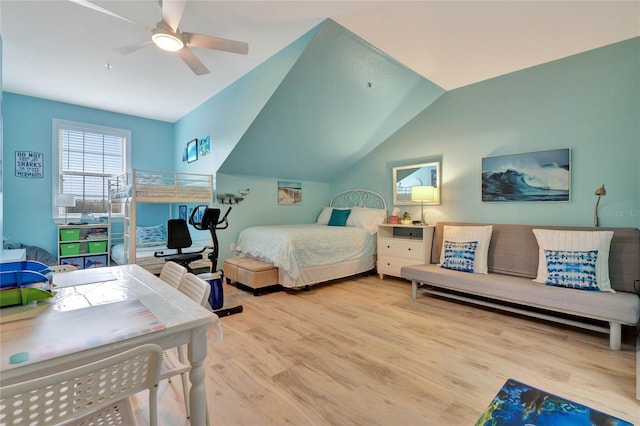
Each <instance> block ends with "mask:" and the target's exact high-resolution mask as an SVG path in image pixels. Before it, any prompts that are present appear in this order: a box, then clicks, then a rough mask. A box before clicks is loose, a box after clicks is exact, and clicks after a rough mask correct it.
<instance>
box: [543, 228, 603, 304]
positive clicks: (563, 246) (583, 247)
mask: <svg viewBox="0 0 640 426" xmlns="http://www.w3.org/2000/svg"><path fill="white" fill-rule="evenodd" d="M533 234H534V235H535V236H536V240H537V241H538V247H539V251H538V274H537V276H536V278H535V279H534V281H536V282H539V283H543V284H546V283H547V281H548V280H549V267H548V265H547V257H546V255H545V250H554V251H562V252H587V251H593V250H595V251H597V259H596V265H595V268H596V271H595V273H596V281H597V286H598V288H599V289H600V291H609V292H612V293H615V291H614V290H613V289H612V288H611V281H609V247H610V246H611V238H613V231H565V230H557V229H533ZM566 263H571V262H566ZM568 266H569V265H567V267H568Z"/></svg>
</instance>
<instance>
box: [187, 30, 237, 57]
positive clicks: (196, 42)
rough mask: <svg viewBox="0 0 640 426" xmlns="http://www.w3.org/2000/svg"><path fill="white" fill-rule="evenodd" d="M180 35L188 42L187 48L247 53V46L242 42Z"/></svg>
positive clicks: (194, 35)
mask: <svg viewBox="0 0 640 426" xmlns="http://www.w3.org/2000/svg"><path fill="white" fill-rule="evenodd" d="M182 35H183V36H185V37H186V39H187V40H188V41H187V45H188V46H194V47H204V48H205V49H213V50H222V51H224V52H231V53H239V54H241V55H246V54H247V53H249V45H248V44H247V43H245V42H244V41H235V40H228V39H226V38H221V37H213V36H208V35H204V34H195V33H182Z"/></svg>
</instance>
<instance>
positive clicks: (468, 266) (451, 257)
mask: <svg viewBox="0 0 640 426" xmlns="http://www.w3.org/2000/svg"><path fill="white" fill-rule="evenodd" d="M477 248H478V242H477V241H468V242H462V243H461V242H454V241H445V242H444V259H443V260H442V264H441V265H440V267H441V268H445V269H453V270H454V271H461V272H471V273H472V274H473V272H474V270H473V265H474V261H475V258H476V249H477Z"/></svg>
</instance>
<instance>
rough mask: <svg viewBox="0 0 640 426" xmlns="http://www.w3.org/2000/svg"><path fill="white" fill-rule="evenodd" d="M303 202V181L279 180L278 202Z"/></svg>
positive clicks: (290, 203) (291, 203) (292, 203)
mask: <svg viewBox="0 0 640 426" xmlns="http://www.w3.org/2000/svg"><path fill="white" fill-rule="evenodd" d="M300 203H302V183H300V182H291V181H282V180H279V181H278V204H288V205H294V204H300Z"/></svg>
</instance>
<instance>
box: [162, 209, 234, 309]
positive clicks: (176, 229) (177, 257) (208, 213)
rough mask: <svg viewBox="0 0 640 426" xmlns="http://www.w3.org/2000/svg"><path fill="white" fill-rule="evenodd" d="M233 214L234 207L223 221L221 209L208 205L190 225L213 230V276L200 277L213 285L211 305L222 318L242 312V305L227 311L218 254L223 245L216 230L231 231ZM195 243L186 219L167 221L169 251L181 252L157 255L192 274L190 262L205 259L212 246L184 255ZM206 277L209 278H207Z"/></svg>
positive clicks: (194, 213)
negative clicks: (230, 223) (230, 215)
mask: <svg viewBox="0 0 640 426" xmlns="http://www.w3.org/2000/svg"><path fill="white" fill-rule="evenodd" d="M230 212H231V207H229V209H228V210H227V211H226V213H225V214H224V216H223V217H222V219H220V209H214V208H211V207H207V206H206V205H204V204H201V205H198V206H196V207H195V208H194V209H193V211H192V212H191V215H190V216H189V224H191V225H192V226H193V227H194V228H195V229H197V230H199V231H206V230H209V232H210V233H211V241H212V242H213V247H212V250H211V251H210V252H209V254H208V255H207V258H208V259H209V261H210V262H211V269H210V273H209V274H201V275H199V276H200V277H201V278H203V279H204V280H205V281H208V282H209V284H211V295H210V296H209V304H210V305H211V308H212V309H213V312H214V313H215V314H216V315H218V316H219V317H223V316H228V315H232V314H237V313H240V312H242V305H239V306H234V307H231V308H223V304H224V296H223V288H222V283H223V282H224V272H223V271H222V270H221V269H220V270H218V253H219V243H218V236H217V235H216V231H217V230H220V229H227V228H228V227H229V221H228V219H227V217H228V216H229V213H230ZM191 244H192V240H191V235H190V234H189V228H188V227H187V222H186V221H185V220H184V219H170V220H169V221H168V222H167V248H169V249H175V250H177V253H175V254H169V255H167V254H164V252H162V251H160V252H156V253H154V256H155V257H164V258H165V260H166V261H173V262H176V263H178V264H180V265H183V266H184V267H185V268H187V270H188V271H189V272H193V270H192V269H191V268H190V267H189V263H191V262H193V261H195V260H198V259H201V258H202V253H203V252H204V251H205V250H206V249H207V248H211V247H204V248H202V249H200V250H198V251H190V252H183V251H182V250H183V249H187V248H189V247H191ZM202 275H206V277H203V276H202Z"/></svg>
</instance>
